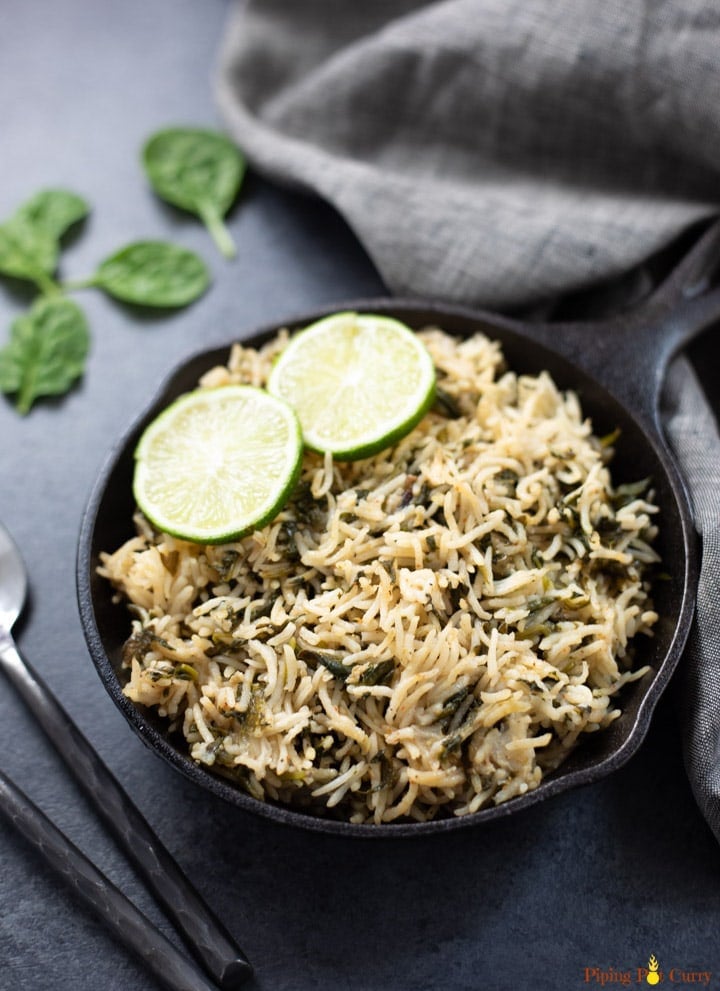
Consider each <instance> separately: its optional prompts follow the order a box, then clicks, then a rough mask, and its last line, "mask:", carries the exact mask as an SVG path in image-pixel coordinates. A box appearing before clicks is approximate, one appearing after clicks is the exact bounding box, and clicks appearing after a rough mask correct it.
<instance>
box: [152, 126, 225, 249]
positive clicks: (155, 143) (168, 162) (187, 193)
mask: <svg viewBox="0 0 720 991" xmlns="http://www.w3.org/2000/svg"><path fill="white" fill-rule="evenodd" d="M142 160H143V165H144V168H145V172H146V174H147V176H148V178H149V180H150V183H151V185H152V187H153V189H154V190H155V192H156V193H157V194H158V196H160V197H161V198H162V199H164V200H166V201H167V202H168V203H172V204H173V206H178V207H180V208H181V209H183V210H187V211H189V212H190V213H194V214H196V215H197V216H198V217H200V219H201V220H202V221H203V222H204V224H205V226H206V227H207V229H208V230H209V231H210V234H211V235H212V237H213V239H214V241H215V244H216V245H217V247H218V248H219V250H220V251H221V253H222V254H223V255H225V257H226V258H231V257H232V256H233V255H234V254H235V253H236V249H235V244H234V243H233V240H232V237H231V235H230V232H229V231H228V229H227V227H226V226H225V224H224V222H223V217H224V216H225V214H226V213H227V212H228V210H229V209H230V207H231V206H232V204H233V202H234V200H235V197H236V196H237V194H238V190H239V189H240V184H241V183H242V179H243V176H244V174H245V159H244V158H243V156H242V154H241V153H240V150H239V149H238V148H237V146H236V145H235V144H233V142H232V141H231V140H230V139H229V138H227V137H226V136H225V135H224V134H220V133H219V132H217V131H208V130H202V129H198V128H190V127H174V128H167V129H165V130H162V131H158V132H157V133H156V134H153V135H152V136H151V137H150V138H149V139H148V141H147V142H146V144H145V146H144V148H143V153H142Z"/></svg>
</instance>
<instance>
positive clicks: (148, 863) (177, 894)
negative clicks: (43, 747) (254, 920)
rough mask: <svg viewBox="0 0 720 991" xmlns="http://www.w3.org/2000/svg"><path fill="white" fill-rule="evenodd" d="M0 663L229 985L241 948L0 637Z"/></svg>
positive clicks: (242, 963) (242, 964) (178, 922)
mask: <svg viewBox="0 0 720 991" xmlns="http://www.w3.org/2000/svg"><path fill="white" fill-rule="evenodd" d="M0 662H1V663H2V667H3V668H4V670H5V672H6V674H7V676H8V677H9V678H10V680H11V681H12V683H13V685H14V686H15V688H16V689H17V691H18V692H19V694H20V695H21V697H22V698H23V700H24V701H25V702H26V703H27V705H28V706H29V708H30V710H31V712H32V713H33V715H34V716H35V718H36V719H37V721H38V723H39V724H40V726H41V727H42V728H43V730H44V731H45V733H46V734H47V735H48V737H49V738H50V740H52V742H53V744H54V745H55V747H56V749H57V751H58V753H59V754H60V756H61V757H62V758H63V759H64V761H65V763H66V764H67V766H68V768H69V769H70V771H71V772H72V774H73V775H74V777H75V778H76V780H77V781H78V783H79V785H80V786H81V788H82V789H83V790H84V792H85V793H86V795H87V796H88V798H89V799H90V800H91V802H92V803H93V805H94V806H95V808H96V810H97V811H98V813H99V815H100V816H101V818H102V819H103V821H104V823H105V825H106V826H107V827H108V828H109V830H110V831H111V832H112V834H113V835H114V837H115V839H116V841H117V842H118V844H119V845H120V847H121V848H122V849H123V851H124V852H125V854H126V855H127V857H128V859H129V860H130V861H131V862H132V863H133V864H134V865H135V867H136V868H137V870H138V872H139V873H140V875H141V876H142V877H143V878H144V880H145V882H146V884H147V886H148V888H149V889H150V890H151V891H152V892H153V894H154V895H155V897H156V898H157V900H158V902H159V903H160V905H161V906H162V907H163V909H164V910H165V912H166V913H167V915H168V917H169V918H170V919H172V921H173V922H174V924H175V926H176V927H177V929H178V931H179V932H180V933H182V935H183V937H184V938H185V940H186V942H187V944H188V946H189V948H190V949H191V950H192V952H193V953H194V954H195V956H196V957H197V958H198V960H199V961H200V962H201V963H202V965H203V966H204V967H205V969H206V970H207V972H208V973H209V974H210V975H211V976H212V977H213V979H214V980H215V981H216V982H217V984H218V985H219V986H220V987H221V988H222V989H223V991H235V989H237V988H239V987H240V985H241V984H242V983H243V982H244V981H245V980H247V978H248V977H249V976H250V974H251V973H252V967H251V965H250V963H249V962H248V960H247V958H246V957H245V954H244V953H243V952H242V950H241V949H240V948H239V946H238V945H237V944H236V942H235V941H234V940H233V938H232V936H231V935H230V934H229V933H228V931H227V930H226V929H225V927H224V926H223V924H222V923H221V922H220V920H219V919H218V918H217V917H216V916H215V915H214V913H213V912H212V910H211V909H210V908H209V906H208V905H207V904H206V903H205V901H203V899H202V898H201V896H200V894H199V893H198V892H197V891H196V890H195V888H194V887H193V886H192V885H191V883H190V881H189V879H188V878H187V877H186V876H185V875H184V874H183V872H182V871H181V869H180V867H179V866H178V864H177V863H176V862H175V860H174V859H173V858H172V857H171V855H170V853H169V852H168V851H167V850H166V848H165V847H164V846H163V844H162V843H161V841H160V839H159V838H158V837H157V836H156V835H155V833H154V832H153V830H152V829H151V828H150V825H149V824H148V822H147V820H146V819H145V818H144V816H143V815H142V813H141V812H140V811H139V810H138V809H137V808H136V806H135V805H134V804H133V802H132V801H131V799H130V797H129V795H128V794H127V793H126V792H125V790H124V789H123V788H122V786H121V785H120V783H119V782H118V781H117V779H116V778H115V777H114V776H113V774H112V773H111V771H110V770H109V769H108V767H106V765H105V764H104V763H103V761H102V760H101V758H100V756H99V755H98V754H97V753H96V751H95V750H94V749H93V748H92V746H91V745H90V743H89V742H88V740H87V739H86V738H85V737H84V736H83V735H82V733H81V732H80V730H79V729H78V728H77V726H76V725H75V724H74V723H73V721H72V720H71V718H70V716H68V714H67V713H66V712H65V710H64V709H63V708H62V706H61V705H60V703H59V702H58V701H57V700H56V699H55V697H54V696H53V695H52V694H51V692H50V690H49V689H48V688H47V686H46V685H45V684H44V683H43V682H42V680H41V679H40V677H39V676H38V675H37V674H36V673H35V672H34V671H33V669H32V667H31V666H30V665H29V664H28V662H27V661H25V659H24V658H23V657H22V656H21V654H20V652H19V650H18V649H17V647H16V645H15V643H14V641H13V640H12V638H8V639H7V640H2V639H0Z"/></svg>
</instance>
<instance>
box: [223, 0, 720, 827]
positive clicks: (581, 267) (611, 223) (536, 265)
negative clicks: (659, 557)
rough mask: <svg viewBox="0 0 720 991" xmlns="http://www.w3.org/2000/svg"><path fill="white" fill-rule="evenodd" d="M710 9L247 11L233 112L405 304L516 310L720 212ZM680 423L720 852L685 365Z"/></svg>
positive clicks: (719, 78) (705, 593)
mask: <svg viewBox="0 0 720 991" xmlns="http://www.w3.org/2000/svg"><path fill="white" fill-rule="evenodd" d="M719 43H720V8H718V7H717V6H716V5H714V4H710V3H708V2H707V0H704V2H703V0H684V2H683V3H682V4H680V3H663V4H659V3H656V2H654V0H639V2H637V3H634V4H628V3H627V2H626V0H606V2H605V3H603V4H598V3H596V0H531V2H528V0H444V2H427V0H425V2H422V0H304V2H303V3H298V2H297V0H249V2H245V3H242V4H240V5H239V6H238V8H237V9H236V10H234V11H233V16H232V19H231V21H230V23H229V25H228V32H227V36H226V39H225V42H224V48H223V52H222V54H221V64H220V70H219V79H218V99H219V102H220V107H221V110H222V112H223V114H224V117H225V120H226V122H227V125H228V128H229V130H230V131H231V132H232V134H233V135H234V136H235V138H236V139H237V141H238V143H239V144H240V145H241V146H242V147H243V149H244V150H245V152H246V154H247V156H248V159H249V161H250V163H251V164H252V165H253V166H254V167H255V168H256V169H258V170H259V171H260V172H262V173H263V174H265V175H267V176H269V177H270V178H273V179H275V180H277V181H279V182H282V183H285V184H293V185H296V186H300V187H301V188H304V189H307V190H311V191H314V192H316V193H317V194H319V195H320V196H322V197H323V198H325V199H326V200H328V201H329V202H330V203H332V204H333V205H334V206H335V207H336V208H337V209H338V211H339V212H340V213H341V214H342V215H343V216H344V217H345V219H346V220H347V221H348V223H349V224H350V226H351V227H352V228H353V230H354V231H355V232H356V234H357V236H358V237H359V239H360V240H361V242H362V243H363V245H364V246H365V248H366V250H367V251H368V253H369V255H370V256H371V258H372V259H373V260H374V262H375V264H376V266H377V268H378V270H379V272H380V273H381V275H382V276H383V278H384V280H385V282H386V284H387V286H388V287H389V288H390V290H391V291H393V292H394V293H398V294H404V295H413V296H421V297H434V298H437V299H442V300H446V301H460V302H463V303H467V304H476V305H480V306H483V307H486V308H499V307H516V306H522V305H528V304H531V303H537V302H538V301H542V300H547V299H551V298H554V297H557V296H559V295H560V294H564V293H567V292H569V291H572V290H576V289H578V288H581V287H588V286H591V285H594V284H598V283H600V282H602V281H604V280H607V279H609V278H611V277H613V276H616V275H618V274H620V273H623V272H626V271H627V270H628V269H630V268H632V267H633V266H635V265H637V264H638V263H639V262H641V261H642V260H643V259H645V258H647V257H648V256H649V255H651V254H652V253H653V252H655V251H657V250H658V249H659V248H661V247H662V246H664V245H666V244H667V243H669V242H670V241H671V240H672V239H673V238H674V237H675V236H677V235H678V233H679V232H680V231H682V230H684V229H685V228H686V227H688V226H689V225H690V224H691V223H692V222H694V221H696V220H698V219H700V218H703V217H707V216H710V215H711V214H714V213H717V212H718V209H720V175H719V173H720V74H719V73H718V72H717V64H718V54H717V53H718V44H719ZM666 403H667V409H668V418H667V426H668V431H669V435H670V438H671V441H672V444H673V446H674V449H675V451H676V452H677V455H678V458H679V460H680V462H681V466H682V468H683V470H684V472H685V476H686V479H687V481H688V484H689V487H690V490H691V492H692V496H693V501H694V505H695V511H696V516H697V524H698V529H699V531H700V532H701V533H702V537H703V571H702V578H701V586H700V593H699V598H698V610H697V615H698V620H697V622H696V624H695V629H694V632H693V640H692V643H691V646H690V649H689V652H688V656H687V658H686V659H685V661H684V665H683V667H684V670H685V672H686V680H687V688H688V691H687V693H686V694H687V699H686V701H687V713H686V715H687V718H686V720H685V722H686V728H687V747H686V758H687V765H688V769H689V775H690V778H691V781H692V784H693V788H694V790H695V794H696V797H697V799H698V802H699V804H700V806H701V808H702V810H703V812H704V814H705V816H706V818H707V819H708V821H709V822H710V824H711V826H712V827H713V829H714V830H715V832H716V834H717V835H718V837H719V838H720V753H718V746H719V741H720V633H719V632H718V631H720V602H718V598H719V596H718V594H717V578H716V576H717V575H718V574H720V440H719V439H718V435H717V429H716V425H715V422H714V420H713V417H712V414H711V413H710V412H709V410H708V408H707V406H706V404H705V401H704V398H703V395H702V392H701V389H700V387H699V385H698V383H697V381H696V379H695V378H694V375H693V373H692V370H691V368H690V366H689V364H688V363H687V362H686V361H684V360H680V361H678V362H676V363H675V366H674V367H673V370H672V375H671V376H670V379H669V382H668V386H667V389H666Z"/></svg>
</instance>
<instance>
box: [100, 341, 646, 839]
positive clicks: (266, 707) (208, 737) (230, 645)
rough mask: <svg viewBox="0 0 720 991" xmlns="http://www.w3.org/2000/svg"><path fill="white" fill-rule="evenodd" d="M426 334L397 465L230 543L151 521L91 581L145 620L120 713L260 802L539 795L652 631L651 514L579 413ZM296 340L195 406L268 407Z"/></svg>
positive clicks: (343, 806) (322, 479) (213, 383)
mask: <svg viewBox="0 0 720 991" xmlns="http://www.w3.org/2000/svg"><path fill="white" fill-rule="evenodd" d="M421 336H422V339H423V340H424V341H425V343H426V345H427V347H428V348H429V350H430V352H431V354H432V356H433V359H434V361H435V364H436V367H437V370H438V383H439V389H438V399H437V401H436V404H435V407H434V409H433V410H432V411H431V412H430V413H429V414H428V415H427V416H425V418H424V419H423V420H422V421H421V423H420V424H419V426H417V427H416V428H415V429H414V430H413V431H412V432H411V433H410V434H408V435H407V436H406V437H405V438H404V439H403V440H402V441H400V442H399V443H397V444H396V445H395V446H394V447H393V448H391V449H388V450H386V451H383V452H382V453H380V454H378V455H376V456H374V457H371V458H368V459H365V460H362V461H356V462H351V463H348V462H344V463H333V462H332V460H331V459H330V458H323V457H322V456H320V455H317V454H313V453H311V452H307V453H306V454H305V455H304V461H303V469H302V476H301V479H300V482H299V484H298V486H297V489H296V490H295V492H294V494H293V496H292V498H291V500H290V502H289V503H288V504H287V505H286V506H285V508H284V509H283V510H282V511H281V512H280V514H279V515H278V516H277V518H276V519H275V520H274V521H273V522H272V523H270V524H269V525H267V526H265V527H264V528H263V529H261V530H258V531H256V532H254V533H252V534H250V535H248V536H246V537H245V538H243V539H242V540H239V541H237V542H236V543H232V544H226V545H222V546H199V545H194V544H189V543H184V542H182V541H180V540H176V539H174V538H172V537H169V536H167V535H165V534H163V533H157V532H155V531H154V530H153V529H152V527H151V526H150V525H149V524H148V523H147V521H146V520H144V519H143V518H142V517H141V516H140V515H139V514H138V515H137V516H136V527H137V536H135V537H134V538H132V539H131V540H128V541H127V543H125V544H124V545H123V546H122V547H120V548H119V549H118V550H116V551H115V552H114V553H112V554H105V555H103V557H102V565H101V569H100V570H101V573H102V574H103V575H104V576H106V577H107V578H108V579H109V580H110V581H111V582H112V583H113V584H114V586H115V587H116V589H117V590H118V592H119V593H120V594H121V596H122V597H124V598H125V599H127V601H128V602H129V604H130V609H131V612H132V615H133V619H132V631H131V633H130V636H129V639H128V640H127V643H126V646H125V653H124V661H125V665H126V668H127V676H128V681H127V685H126V687H125V692H126V693H127V695H128V696H129V697H130V698H131V699H132V700H133V701H134V702H136V703H140V704H142V705H144V706H151V707H153V708H155V709H156V710H157V712H158V713H159V714H160V715H161V716H162V717H165V718H166V719H167V720H168V724H169V728H170V729H174V730H176V731H178V732H181V733H182V734H183V735H184V737H185V740H186V741H187V747H188V751H189V753H190V755H191V756H192V759H193V760H195V761H197V762H199V763H200V764H204V765H207V766H208V767H213V768H215V769H216V770H219V771H221V772H222V773H223V774H224V775H230V776H232V777H233V778H234V779H235V780H236V781H237V783H238V785H239V786H241V787H242V788H244V789H246V790H247V791H248V792H249V793H250V794H251V795H253V796H255V797H256V798H258V799H272V800H275V801H280V802H285V803H289V804H291V805H293V806H295V807H299V808H303V809H304V810H306V811H313V812H318V813H320V814H325V815H328V814H333V815H336V816H338V815H339V816H342V817H344V818H346V819H349V820H350V821H352V822H370V823H386V822H392V821H396V820H398V819H407V818H409V819H415V820H426V819H430V818H433V817H436V816H438V815H447V814H451V815H466V814H468V813H472V812H474V811H476V810H478V809H480V808H482V807H483V806H486V805H489V804H493V803H499V802H505V801H507V800H508V799H511V798H513V797H514V796H517V795H522V794H523V793H525V792H527V791H528V790H529V789H532V788H535V787H536V786H537V785H538V784H539V782H540V780H541V778H542V776H543V775H544V774H546V773H547V772H548V771H549V770H551V769H553V768H555V767H557V766H558V765H559V764H560V763H561V762H562V761H563V759H564V758H565V757H566V756H567V755H568V753H569V752H570V751H571V750H572V748H573V747H574V746H575V745H576V744H577V742H578V741H579V740H580V739H581V738H582V737H583V736H584V735H585V734H588V733H594V732H596V731H598V730H601V729H603V728H604V727H606V726H607V725H608V724H609V723H610V722H611V721H612V720H614V719H615V718H617V716H618V715H619V710H618V708H617V707H616V705H614V704H613V697H614V696H615V695H616V693H617V692H618V690H619V689H620V688H621V687H622V686H623V685H624V684H626V683H627V682H628V681H630V680H632V679H635V678H638V677H641V676H642V674H643V673H644V670H633V669H632V651H631V640H632V638H633V637H634V636H635V635H636V634H649V633H650V632H651V628H652V626H653V624H654V623H655V621H656V619H657V615H656V613H655V612H654V611H653V609H652V603H651V601H650V598H649V588H648V568H649V566H650V565H651V564H652V563H653V562H655V561H656V560H657V556H656V554H655V552H654V551H653V549H652V547H651V543H652V540H653V538H654V536H655V532H656V528H655V526H654V524H653V522H652V521H653V514H655V513H656V507H655V506H654V505H653V503H652V493H651V492H648V491H647V485H646V484H645V483H642V482H641V483H638V484H637V485H626V486H614V485H613V482H612V480H611V476H610V473H609V469H608V462H609V460H610V455H611V452H612V447H611V443H612V439H605V441H602V440H599V439H597V438H596V437H594V436H593V434H592V430H591V425H590V423H589V422H588V421H587V420H586V419H584V417H583V413H582V411H581V409H580V406H579V403H578V399H577V397H576V396H575V395H574V394H573V393H563V392H561V391H559V390H558V388H557V387H556V386H555V384H554V383H553V381H552V379H551V378H550V376H549V375H548V374H547V373H544V372H543V373H541V374H540V375H537V376H527V375H520V376H518V375H516V374H514V373H513V372H512V371H508V370H507V369H506V368H505V365H504V361H503V357H502V353H501V350H500V347H499V345H498V344H497V343H495V342H492V341H490V340H489V339H487V338H486V337H485V336H483V335H481V334H478V335H476V336H474V337H472V338H471V339H468V340H458V339H456V338H454V337H452V336H450V335H448V334H446V333H444V332H443V331H441V330H438V329H428V330H425V331H423V332H422V335H421ZM286 340H287V335H286V334H285V333H281V334H280V335H279V336H278V337H277V338H276V339H275V340H274V341H272V342H271V343H270V344H269V345H267V346H266V347H264V348H262V349H260V350H255V349H252V348H245V347H241V346H240V345H235V346H234V347H233V349H232V352H231V355H230V359H229V364H228V367H227V368H216V369H213V370H211V371H210V372H209V373H208V374H207V375H206V376H205V377H204V379H203V380H202V383H201V384H202V385H203V386H206V387H208V388H218V387H222V386H223V385H224V384H225V383H228V382H249V383H252V384H254V385H257V386H262V385H263V384H264V383H265V381H266V378H267V375H268V372H269V369H270V366H271V362H272V360H273V356H274V355H276V354H277V353H278V351H279V350H280V349H281V348H282V347H283V345H284V343H285V341H286ZM241 440H242V439H241V438H240V441H241ZM329 810H334V811H333V812H332V813H331V812H330V811H329Z"/></svg>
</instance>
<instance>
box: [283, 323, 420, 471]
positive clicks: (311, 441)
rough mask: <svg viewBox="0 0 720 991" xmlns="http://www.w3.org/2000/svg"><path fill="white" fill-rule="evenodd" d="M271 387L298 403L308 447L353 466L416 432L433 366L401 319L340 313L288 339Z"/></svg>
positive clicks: (286, 398)
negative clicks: (357, 460) (413, 430)
mask: <svg viewBox="0 0 720 991" xmlns="http://www.w3.org/2000/svg"><path fill="white" fill-rule="evenodd" d="M268 389H269V391H270V392H271V393H272V394H273V395H274V396H279V397H280V398H281V399H285V400H287V402H289V403H291V404H292V406H293V408H294V410H295V412H296V413H297V415H298V417H299V419H300V425H301V427H302V431H303V436H304V438H305V443H306V445H307V446H308V447H309V448H311V449H312V450H315V451H320V452H325V451H329V452H330V453H331V454H332V455H333V457H335V458H337V459H338V460H348V461H352V460H355V459H357V458H365V457H369V455H371V454H375V453H376V452H377V451H381V450H382V449H383V448H385V447H389V446H390V445H391V444H393V443H395V441H397V440H399V439H400V438H401V437H403V436H404V435H405V434H406V433H409V431H410V430H412V428H413V427H414V426H415V425H416V424H417V423H418V422H419V421H420V419H421V418H422V417H423V416H424V415H425V413H426V412H427V410H428V409H429V407H430V406H431V404H432V402H433V397H434V394H435V368H434V366H433V361H432V358H431V357H430V354H429V352H428V351H427V349H426V348H425V346H424V345H423V344H422V342H421V341H420V340H419V339H418V337H417V336H416V335H415V334H414V333H413V331H412V330H410V328H409V327H406V326H405V324H403V323H400V321H399V320H394V319H391V318H390V317H384V316H375V315H372V314H358V313H334V314H332V315H331V316H328V317H325V318H323V319H322V320H319V321H318V322H317V323H313V324H311V325H310V326H309V327H306V328H305V329H304V330H301V331H300V332H299V333H297V334H296V335H295V336H294V337H292V338H291V339H290V342H289V344H288V345H287V347H286V348H285V350H284V351H283V352H282V354H281V355H280V357H279V358H278V360H277V363H276V365H275V367H274V368H273V370H272V372H271V373H270V377H269V379H268Z"/></svg>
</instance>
